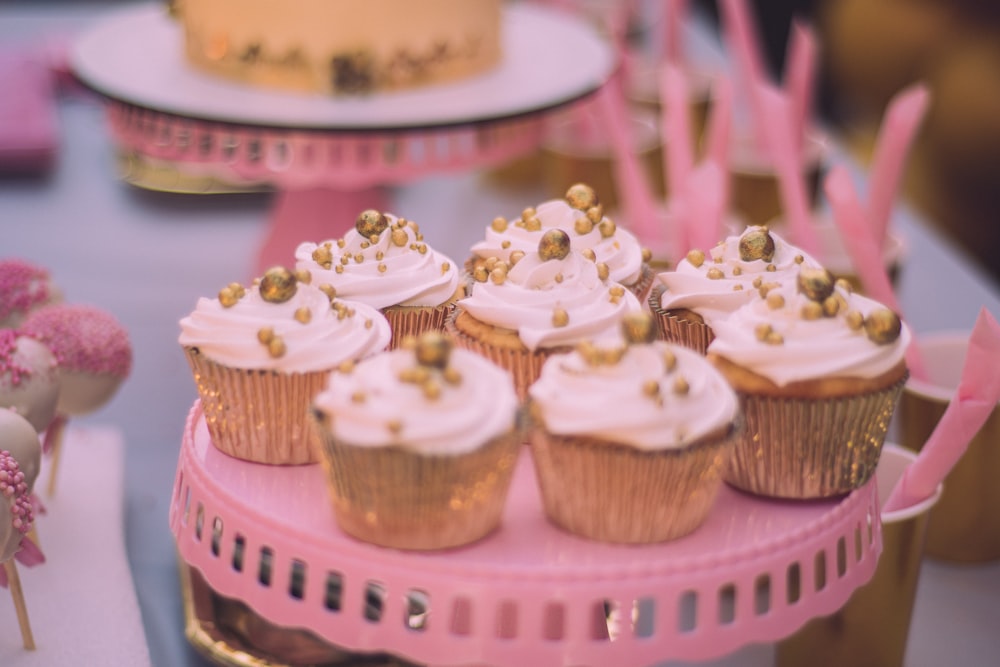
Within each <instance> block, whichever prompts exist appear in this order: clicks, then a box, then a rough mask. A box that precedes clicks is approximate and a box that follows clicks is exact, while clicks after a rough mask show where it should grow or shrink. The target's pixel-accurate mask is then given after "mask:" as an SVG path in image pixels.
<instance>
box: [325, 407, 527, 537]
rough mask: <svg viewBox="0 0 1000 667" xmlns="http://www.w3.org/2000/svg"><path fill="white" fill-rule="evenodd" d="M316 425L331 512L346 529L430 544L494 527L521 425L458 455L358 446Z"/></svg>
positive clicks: (357, 533)
mask: <svg viewBox="0 0 1000 667" xmlns="http://www.w3.org/2000/svg"><path fill="white" fill-rule="evenodd" d="M316 430H317V431H319V432H320V440H321V442H322V451H323V463H324V468H325V469H326V474H327V481H328V488H329V491H330V497H331V499H332V501H333V510H334V515H335V516H336V518H337V524H338V525H339V526H340V528H341V530H343V531H344V532H345V533H347V534H348V535H351V536H353V537H355V538H357V539H359V540H362V541H364V542H369V543H371V544H376V545H379V546H384V547H393V548H396V549H408V550H432V549H448V548H452V547H458V546H462V545H465V544H470V543H472V542H475V541H477V540H480V539H482V538H483V537H486V536H487V535H489V534H490V533H491V532H493V531H494V530H495V529H496V528H497V526H499V524H500V518H501V515H502V513H503V506H504V501H505V500H506V498H507V490H508V488H509V487H510V481H511V478H512V476H513V474H514V464H515V463H516V462H517V456H518V453H519V452H520V450H521V438H520V432H519V431H518V430H516V429H515V430H512V431H511V432H510V433H507V434H504V435H502V436H499V437H496V438H494V439H492V440H490V441H489V442H487V443H486V444H485V445H483V446H481V447H479V448H478V449H475V450H473V451H471V452H463V453H461V454H456V455H432V454H422V453H420V452H415V451H411V450H409V449H406V448H404V447H401V446H389V447H363V446H356V445H351V444H349V443H344V442H340V441H338V440H337V439H336V438H334V437H333V436H332V435H331V434H330V433H329V430H328V429H327V428H325V427H323V426H321V425H319V424H316Z"/></svg>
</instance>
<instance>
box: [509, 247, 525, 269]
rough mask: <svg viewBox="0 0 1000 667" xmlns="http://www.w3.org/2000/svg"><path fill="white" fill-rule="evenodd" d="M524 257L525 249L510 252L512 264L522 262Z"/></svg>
mask: <svg viewBox="0 0 1000 667" xmlns="http://www.w3.org/2000/svg"><path fill="white" fill-rule="evenodd" d="M523 258H524V251H523V250H515V251H514V252H512V253H510V265H511V266H514V265H515V264H517V263H518V262H520V261H521V259H523Z"/></svg>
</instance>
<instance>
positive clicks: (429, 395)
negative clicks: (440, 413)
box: [420, 380, 441, 401]
mask: <svg viewBox="0 0 1000 667" xmlns="http://www.w3.org/2000/svg"><path fill="white" fill-rule="evenodd" d="M420 389H421V391H423V392H424V398H426V399H427V400H429V401H436V400H437V399H439V398H441V385H439V384H438V383H437V382H435V381H434V380H428V381H427V382H424V383H423V384H422V385H420Z"/></svg>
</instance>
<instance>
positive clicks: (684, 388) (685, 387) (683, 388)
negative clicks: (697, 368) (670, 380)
mask: <svg viewBox="0 0 1000 667" xmlns="http://www.w3.org/2000/svg"><path fill="white" fill-rule="evenodd" d="M689 391H691V385H690V384H688V381H687V380H685V379H684V377H683V376H680V375H678V376H677V378H676V379H675V380H674V393H675V394H677V395H678V396H686V395H687V393H688V392H689Z"/></svg>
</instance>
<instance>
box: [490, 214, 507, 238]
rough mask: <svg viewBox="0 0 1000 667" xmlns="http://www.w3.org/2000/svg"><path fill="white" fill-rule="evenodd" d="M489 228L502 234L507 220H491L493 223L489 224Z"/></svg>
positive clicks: (505, 228)
mask: <svg viewBox="0 0 1000 667" xmlns="http://www.w3.org/2000/svg"><path fill="white" fill-rule="evenodd" d="M490 227H492V228H493V231H495V232H499V233H501V234H502V233H503V232H505V231H507V218H503V217H500V216H497V217H495V218H493V222H491V223H490Z"/></svg>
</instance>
